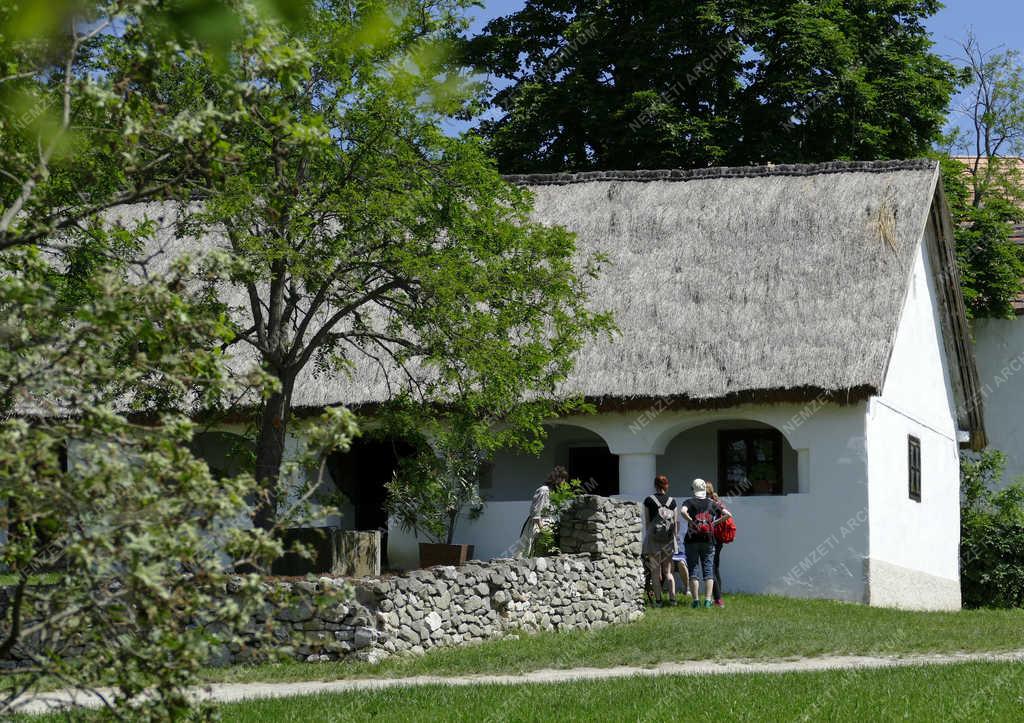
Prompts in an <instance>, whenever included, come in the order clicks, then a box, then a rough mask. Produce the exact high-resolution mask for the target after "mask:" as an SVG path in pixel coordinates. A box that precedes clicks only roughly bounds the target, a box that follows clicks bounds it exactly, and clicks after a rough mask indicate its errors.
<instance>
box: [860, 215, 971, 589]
mask: <svg viewBox="0 0 1024 723" xmlns="http://www.w3.org/2000/svg"><path fill="white" fill-rule="evenodd" d="M936 245H937V244H936V234H935V228H934V226H933V224H932V223H929V224H928V227H927V229H926V232H925V236H924V239H923V243H922V244H921V245H920V247H919V249H918V252H917V253H916V255H915V257H914V262H913V269H912V270H911V273H910V284H909V288H908V293H907V297H906V300H905V302H904V307H903V311H902V314H901V317H900V322H899V327H898V330H897V333H896V338H895V342H894V345H893V352H892V357H891V359H890V363H889V369H888V373H887V375H886V380H885V384H884V386H883V389H882V394H881V395H880V396H877V397H873V398H872V399H871V401H870V402H869V404H868V411H867V424H866V428H867V448H868V469H869V474H868V480H869V482H868V506H869V510H870V529H869V557H868V560H867V562H866V566H867V567H866V570H865V574H866V576H867V578H868V602H869V603H870V604H872V605H884V606H895V607H908V608H917V609H920V608H938V609H957V608H959V607H960V583H959V543H960V533H959V531H960V464H959V444H958V442H957V415H956V402H955V395H954V391H953V383H952V380H951V373H955V370H953V369H951V366H950V363H949V359H948V356H947V353H946V349H947V348H948V347H947V346H946V344H945V340H944V338H943V328H942V322H941V318H942V317H941V307H940V303H941V302H940V297H939V294H938V289H937V284H936V279H935V265H934V262H933V259H934V258H935V257H934V255H933V254H934V253H935V250H936ZM910 435H913V436H915V437H917V438H918V439H919V440H920V441H921V467H922V472H921V477H922V482H921V486H922V494H921V501H920V502H917V501H914V500H912V499H910V495H909V464H908V437H909V436H910Z"/></svg>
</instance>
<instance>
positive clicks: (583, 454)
mask: <svg viewBox="0 0 1024 723" xmlns="http://www.w3.org/2000/svg"><path fill="white" fill-rule="evenodd" d="M569 478H570V479H578V480H580V481H581V482H583V490H584V492H586V494H588V495H603V496H605V497H610V496H611V495H617V494H619V457H618V455H615V454H612V453H611V452H609V451H608V448H607V447H570V448H569Z"/></svg>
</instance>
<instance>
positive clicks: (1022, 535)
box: [960, 450, 1024, 608]
mask: <svg viewBox="0 0 1024 723" xmlns="http://www.w3.org/2000/svg"><path fill="white" fill-rule="evenodd" d="M1005 466H1006V457H1005V455H1004V454H1003V453H1002V452H999V451H998V450H986V451H985V452H983V453H981V454H978V455H963V456H962V457H961V460H960V480H961V485H960V486H961V490H962V494H961V511H960V586H961V590H962V592H963V600H964V606H965V607H971V608H977V607H997V608H1012V607H1021V606H1022V605H1024V484H1022V483H1021V481H1020V480H1018V481H1016V482H1014V483H1012V484H1009V485H1006V486H1004V487H1003V488H1002V489H998V487H999V483H1000V480H1001V478H1002V476H1003V469H1004V467H1005Z"/></svg>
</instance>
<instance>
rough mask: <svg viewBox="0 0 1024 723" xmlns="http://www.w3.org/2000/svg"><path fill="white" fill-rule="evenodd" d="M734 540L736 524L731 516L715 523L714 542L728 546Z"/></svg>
mask: <svg viewBox="0 0 1024 723" xmlns="http://www.w3.org/2000/svg"><path fill="white" fill-rule="evenodd" d="M735 539H736V522H735V521H734V520H733V519H732V516H731V515H730V516H729V517H723V518H722V519H720V520H718V521H717V522H716V523H715V542H721V543H722V544H723V545H728V544H729V543H730V542H732V541H733V540H735Z"/></svg>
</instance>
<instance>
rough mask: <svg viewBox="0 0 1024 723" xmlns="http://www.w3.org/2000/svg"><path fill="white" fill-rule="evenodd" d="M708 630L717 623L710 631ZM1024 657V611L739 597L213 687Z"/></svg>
mask: <svg viewBox="0 0 1024 723" xmlns="http://www.w3.org/2000/svg"><path fill="white" fill-rule="evenodd" d="M708 623H713V624H712V625H708ZM1019 649H1024V610H964V611H959V612H949V613H924V612H906V611H899V610H886V609H880V608H869V607H867V606H864V605H853V604H845V603H836V602H829V601H820V600H801V601H797V600H791V599H786V598H778V597H762V596H735V597H730V598H728V599H727V600H726V607H725V608H724V609H722V610H717V609H715V610H690V609H689V608H686V609H684V608H668V609H664V610H649V611H648V613H647V615H646V616H645V617H644V619H643V620H640V621H638V622H636V623H632V624H629V625H614V626H610V627H607V628H604V629H603V630H598V631H593V632H577V631H572V632H562V633H543V634H536V635H522V636H520V639H518V640H509V639H506V640H497V641H492V642H487V643H482V644H479V645H472V646H464V647H460V648H445V649H439V650H434V651H431V652H429V653H427V654H425V655H421V656H417V657H406V656H396V657H393V658H389V659H387V660H385V661H384V662H382V663H380V664H379V665H376V666H373V665H368V664H363V663H355V664H354V663H316V664H312V663H298V662H295V663H279V664H270V665H261V666H236V667H231V668H223V669H216V670H211V671H209V673H208V675H207V677H208V678H209V679H210V680H211V681H262V680H266V681H291V680H335V679H340V678H355V677H370V676H373V677H376V676H380V677H400V676H410V675H465V674H472V673H520V672H525V671H530V670H539V669H542V668H572V667H580V666H590V667H611V666H616V665H638V666H651V665H656V664H658V663H662V662H669V661H683V660H706V659H713V658H718V659H726V658H730V659H731V658H759V659H778V658H793V657H804V656H812V655H826V654H850V655H853V654H879V655H901V654H912V653H927V652H946V653H950V652H958V651H999V650H1019Z"/></svg>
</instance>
